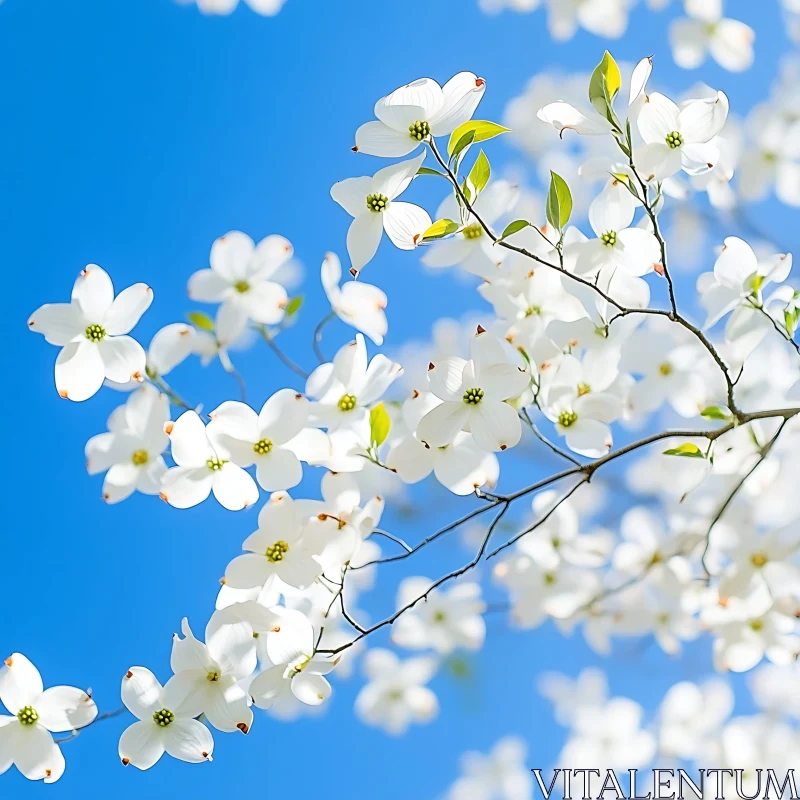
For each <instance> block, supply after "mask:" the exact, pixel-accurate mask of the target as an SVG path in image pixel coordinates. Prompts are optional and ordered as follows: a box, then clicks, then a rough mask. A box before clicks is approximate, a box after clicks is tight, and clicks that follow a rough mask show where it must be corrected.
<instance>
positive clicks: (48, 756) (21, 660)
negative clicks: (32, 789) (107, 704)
mask: <svg viewBox="0 0 800 800" xmlns="http://www.w3.org/2000/svg"><path fill="white" fill-rule="evenodd" d="M0 702H2V703H3V705H4V706H5V707H6V710H7V711H9V712H10V713H11V714H12V715H13V716H5V715H0V775H1V774H2V773H4V772H5V771H6V770H7V769H8V768H9V767H10V766H11V765H12V764H13V765H14V766H16V768H17V769H18V770H19V771H20V772H21V773H22V774H23V775H24V776H25V777H26V778H27V779H28V780H31V781H44V782H45V783H55V781H57V780H58V779H59V778H60V777H61V776H62V775H63V774H64V768H65V762H64V756H63V754H62V753H61V748H60V747H59V746H58V744H56V742H54V741H53V737H52V735H51V733H60V732H62V731H74V730H78V729H79V728H83V727H85V726H86V725H91V724H92V722H93V721H94V719H95V717H97V706H96V705H95V703H94V700H92V698H91V697H90V695H89V694H88V693H86V692H83V691H81V690H80V689H75V688H73V687H72V686H52V687H51V688H49V689H45V688H44V685H43V684H42V676H41V675H40V674H39V670H38V669H36V667H35V666H34V665H33V664H31V662H30V661H28V659H27V658H26V657H25V656H23V655H22V654H21V653H12V654H11V655H10V656H9V657H8V658H7V659H5V661H4V662H3V666H2V668H0Z"/></svg>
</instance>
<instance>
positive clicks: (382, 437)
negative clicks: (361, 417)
mask: <svg viewBox="0 0 800 800" xmlns="http://www.w3.org/2000/svg"><path fill="white" fill-rule="evenodd" d="M391 427H392V421H391V419H389V414H388V413H387V411H386V409H385V408H384V405H383V403H378V405H376V406H375V407H374V408H373V409H372V410H371V411H370V412H369V437H370V441H371V442H372V444H374V445H376V446H380V445H382V444H383V443H384V442H385V441H386V437H387V436H388V435H389V431H390V429H391Z"/></svg>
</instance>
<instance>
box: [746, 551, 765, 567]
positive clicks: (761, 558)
mask: <svg viewBox="0 0 800 800" xmlns="http://www.w3.org/2000/svg"><path fill="white" fill-rule="evenodd" d="M767 561H768V559H767V557H766V556H765V555H764V554H763V553H756V554H755V555H752V556H750V563H751V564H752V565H753V566H754V567H763V566H764V564H766V563H767Z"/></svg>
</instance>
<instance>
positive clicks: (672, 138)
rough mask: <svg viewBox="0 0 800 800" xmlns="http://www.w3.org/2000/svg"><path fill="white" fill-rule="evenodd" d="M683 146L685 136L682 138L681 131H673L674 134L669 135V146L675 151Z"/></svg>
mask: <svg viewBox="0 0 800 800" xmlns="http://www.w3.org/2000/svg"><path fill="white" fill-rule="evenodd" d="M682 144H683V136H681V134H680V132H679V131H672V133H668V134H667V145H668V146H669V147H671V148H672V149H673V150H674V149H675V148H676V147H680V146H681V145H682Z"/></svg>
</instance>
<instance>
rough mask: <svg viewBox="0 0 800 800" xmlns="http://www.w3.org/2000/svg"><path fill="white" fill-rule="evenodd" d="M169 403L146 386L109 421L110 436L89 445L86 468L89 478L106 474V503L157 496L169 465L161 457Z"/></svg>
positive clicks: (131, 397)
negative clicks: (140, 496)
mask: <svg viewBox="0 0 800 800" xmlns="http://www.w3.org/2000/svg"><path fill="white" fill-rule="evenodd" d="M168 421H169V400H168V399H167V397H166V395H163V394H161V393H160V392H159V391H158V389H156V388H155V387H154V386H152V385H150V384H145V385H144V386H142V387H141V388H139V389H137V390H136V391H135V392H134V393H133V394H132V395H131V396H130V397H129V398H128V402H127V403H125V405H124V406H119V407H118V408H116V409H115V410H114V411H113V413H112V414H111V416H110V417H109V420H108V431H109V432H108V433H101V434H99V435H97V436H93V437H92V438H91V439H89V441H88V442H87V443H86V469H87V470H88V471H89V474H90V475H96V474H98V473H99V472H106V477H105V480H104V481H103V500H105V501H106V502H107V503H118V502H120V500H124V499H125V498H126V497H130V495H131V494H133V492H135V491H140V492H141V493H142V494H150V495H157V494H159V493H160V491H161V480H162V478H163V477H164V475H165V474H166V472H167V465H166V464H165V463H164V459H163V458H162V456H161V454H162V453H163V452H164V450H166V449H167V445H168V444H169V437H168V436H167V434H166V433H164V425H166V423H167V422H168Z"/></svg>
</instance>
